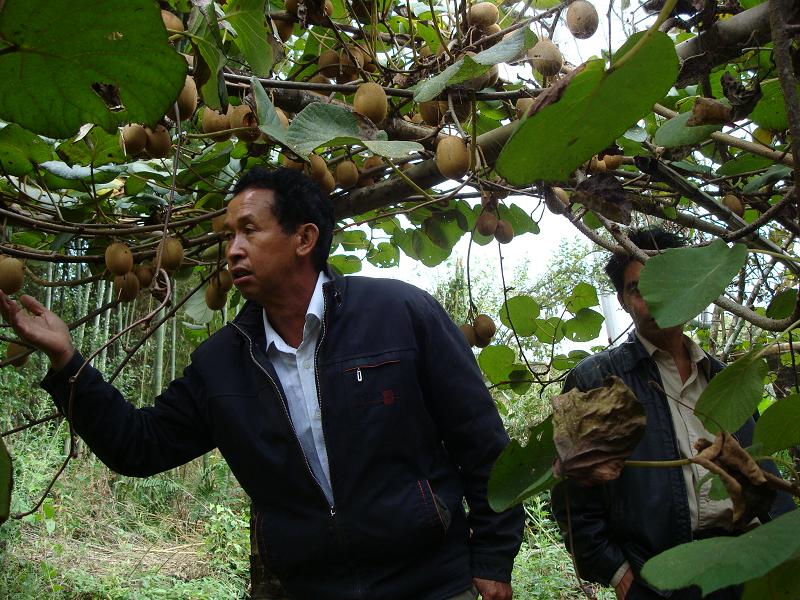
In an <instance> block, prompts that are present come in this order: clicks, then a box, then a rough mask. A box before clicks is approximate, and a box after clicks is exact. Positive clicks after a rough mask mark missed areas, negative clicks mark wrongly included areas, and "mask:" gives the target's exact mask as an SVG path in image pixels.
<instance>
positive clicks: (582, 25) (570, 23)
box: [567, 0, 600, 40]
mask: <svg viewBox="0 0 800 600" xmlns="http://www.w3.org/2000/svg"><path fill="white" fill-rule="evenodd" d="M599 23H600V17H599V16H598V15H597V10H595V8H594V6H593V5H592V3H591V2H587V1H586V0H575V2H573V3H572V4H570V5H569V8H568V9H567V28H569V31H570V33H571V34H572V35H574V36H575V37H576V38H578V39H579V40H585V39H586V38H590V37H592V36H593V35H594V32H595V31H597V25H598V24H599Z"/></svg>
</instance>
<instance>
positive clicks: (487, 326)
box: [472, 315, 497, 346]
mask: <svg viewBox="0 0 800 600" xmlns="http://www.w3.org/2000/svg"><path fill="white" fill-rule="evenodd" d="M472 326H473V327H474V328H475V337H477V338H478V342H479V344H477V345H480V342H481V341H483V340H485V341H486V344H484V346H486V345H488V343H489V342H490V341H491V339H492V338H493V337H494V334H495V333H496V332H497V326H496V325H495V324H494V321H492V318H491V317H490V316H489V315H478V316H477V317H475V319H473V321H472Z"/></svg>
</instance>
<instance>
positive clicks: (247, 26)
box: [225, 0, 272, 77]
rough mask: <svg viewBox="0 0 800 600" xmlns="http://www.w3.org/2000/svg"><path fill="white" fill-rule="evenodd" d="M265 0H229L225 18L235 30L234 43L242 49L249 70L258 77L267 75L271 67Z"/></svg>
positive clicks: (270, 47)
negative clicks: (265, 18)
mask: <svg viewBox="0 0 800 600" xmlns="http://www.w3.org/2000/svg"><path fill="white" fill-rule="evenodd" d="M265 4H266V0H230V2H228V5H227V6H226V7H225V18H226V19H227V20H228V22H229V23H230V24H231V26H232V27H233V29H234V31H236V45H237V46H239V50H241V51H242V54H243V55H244V58H245V60H247V63H248V64H249V65H250V70H251V71H252V72H253V73H254V74H255V75H258V76H260V77H267V76H269V71H270V69H271V68H272V46H270V43H269V36H270V35H271V33H269V32H268V31H267V28H266V22H265V20H264V5H265Z"/></svg>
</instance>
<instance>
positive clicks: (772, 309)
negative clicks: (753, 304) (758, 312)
mask: <svg viewBox="0 0 800 600" xmlns="http://www.w3.org/2000/svg"><path fill="white" fill-rule="evenodd" d="M796 304H797V290H792V289H788V290H783V291H782V292H780V293H778V294H777V295H776V296H775V297H774V298H773V299H772V301H771V302H770V303H769V306H767V316H768V317H770V318H773V319H786V318H788V317H789V316H790V315H791V314H792V313H793V312H794V307H795V305H796Z"/></svg>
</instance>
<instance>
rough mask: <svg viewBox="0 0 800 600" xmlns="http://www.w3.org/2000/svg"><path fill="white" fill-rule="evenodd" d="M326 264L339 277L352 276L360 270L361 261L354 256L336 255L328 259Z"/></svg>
mask: <svg viewBox="0 0 800 600" xmlns="http://www.w3.org/2000/svg"><path fill="white" fill-rule="evenodd" d="M328 263H329V264H330V266H331V267H333V268H334V269H335V270H336V271H337V272H338V273H339V274H340V275H352V274H353V273H358V272H359V271H360V270H361V259H360V258H358V257H357V256H356V255H354V254H337V255H336V256H331V257H330V258H329V259H328Z"/></svg>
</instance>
